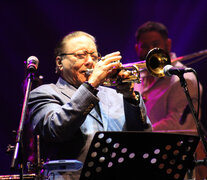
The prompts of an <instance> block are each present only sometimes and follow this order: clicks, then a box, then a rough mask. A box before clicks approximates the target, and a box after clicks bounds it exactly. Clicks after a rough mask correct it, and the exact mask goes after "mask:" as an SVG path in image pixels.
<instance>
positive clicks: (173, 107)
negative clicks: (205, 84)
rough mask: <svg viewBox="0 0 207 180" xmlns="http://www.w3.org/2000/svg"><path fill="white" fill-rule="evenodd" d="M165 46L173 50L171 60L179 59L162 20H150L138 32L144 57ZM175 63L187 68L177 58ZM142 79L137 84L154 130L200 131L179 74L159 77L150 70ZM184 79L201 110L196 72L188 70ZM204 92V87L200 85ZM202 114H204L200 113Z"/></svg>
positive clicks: (137, 40) (137, 45) (139, 45)
mask: <svg viewBox="0 0 207 180" xmlns="http://www.w3.org/2000/svg"><path fill="white" fill-rule="evenodd" d="M155 47H157V48H162V49H163V50H165V51H166V52H168V53H169V55H170V57H171V59H174V58H176V55H175V53H172V52H171V39H170V38H169V37H168V30H167V28H166V27H165V26H164V25H163V24H161V23H159V22H151V21H149V22H146V23H144V24H143V25H141V26H140V27H139V28H138V29H137V31H136V45H135V48H136V52H137V55H138V58H139V59H140V60H144V59H145V58H146V55H147V53H148V51H149V50H151V49H153V48H155ZM172 66H174V67H177V68H185V66H184V65H183V64H182V63H181V62H179V61H177V62H173V63H172ZM140 76H141V80H142V82H141V83H140V84H135V90H137V91H139V92H140V93H141V94H142V96H143V99H144V100H145V105H146V108H147V112H148V116H149V118H150V120H151V122H152V124H153V130H155V131H160V130H164V131H165V130H178V131H179V130H190V131H191V130H196V124H195V121H194V119H193V116H192V115H191V112H190V109H189V107H188V101H187V98H186V95H185V93H184V90H183V87H181V85H180V79H179V77H177V76H171V77H161V78H157V77H154V76H152V75H151V74H150V73H149V72H147V71H146V70H145V71H143V72H141V74H140ZM184 78H185V80H186V82H187V87H188V90H189V93H190V96H191V98H192V101H193V104H194V107H195V110H197V104H198V103H197V102H198V93H197V92H198V89H197V80H196V77H195V75H194V74H193V73H185V74H184ZM200 95H202V86H201V85H200ZM199 114H200V113H199Z"/></svg>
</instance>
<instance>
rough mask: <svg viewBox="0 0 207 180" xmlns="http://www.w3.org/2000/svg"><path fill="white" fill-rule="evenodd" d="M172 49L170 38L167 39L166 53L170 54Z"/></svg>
mask: <svg viewBox="0 0 207 180" xmlns="http://www.w3.org/2000/svg"><path fill="white" fill-rule="evenodd" d="M171 47H172V40H171V39H170V38H168V39H167V50H168V52H171Z"/></svg>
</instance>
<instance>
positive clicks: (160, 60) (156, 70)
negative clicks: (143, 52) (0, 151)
mask: <svg viewBox="0 0 207 180" xmlns="http://www.w3.org/2000/svg"><path fill="white" fill-rule="evenodd" d="M170 64H171V60H170V56H169V54H168V53H167V52H166V51H165V50H163V49H161V48H154V49H151V50H150V51H149V52H148V54H147V56H146V67H147V70H148V71H149V73H150V74H151V75H153V76H155V77H164V76H165V74H164V71H163V69H164V67H165V66H166V65H170Z"/></svg>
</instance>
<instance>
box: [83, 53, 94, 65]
mask: <svg viewBox="0 0 207 180" xmlns="http://www.w3.org/2000/svg"><path fill="white" fill-rule="evenodd" d="M93 64H94V60H93V59H92V57H91V55H90V54H88V55H87V57H86V61H85V66H89V65H93Z"/></svg>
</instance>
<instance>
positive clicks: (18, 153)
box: [11, 72, 34, 180]
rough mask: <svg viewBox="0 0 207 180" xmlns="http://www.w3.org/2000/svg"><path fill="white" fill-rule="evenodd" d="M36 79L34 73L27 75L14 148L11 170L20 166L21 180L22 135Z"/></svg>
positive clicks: (21, 175)
mask: <svg viewBox="0 0 207 180" xmlns="http://www.w3.org/2000/svg"><path fill="white" fill-rule="evenodd" d="M33 78H34V73H32V72H29V73H28V75H27V86H26V92H25V96H24V103H23V107H22V113H21V119H20V123H19V128H18V132H17V137H16V145H15V148H14V155H13V158H12V163H11V169H15V167H16V166H17V164H19V170H20V179H21V180H22V179H23V171H24V170H23V142H22V133H23V127H24V121H25V118H26V114H27V105H28V99H29V93H30V91H31V86H32V79H33Z"/></svg>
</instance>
